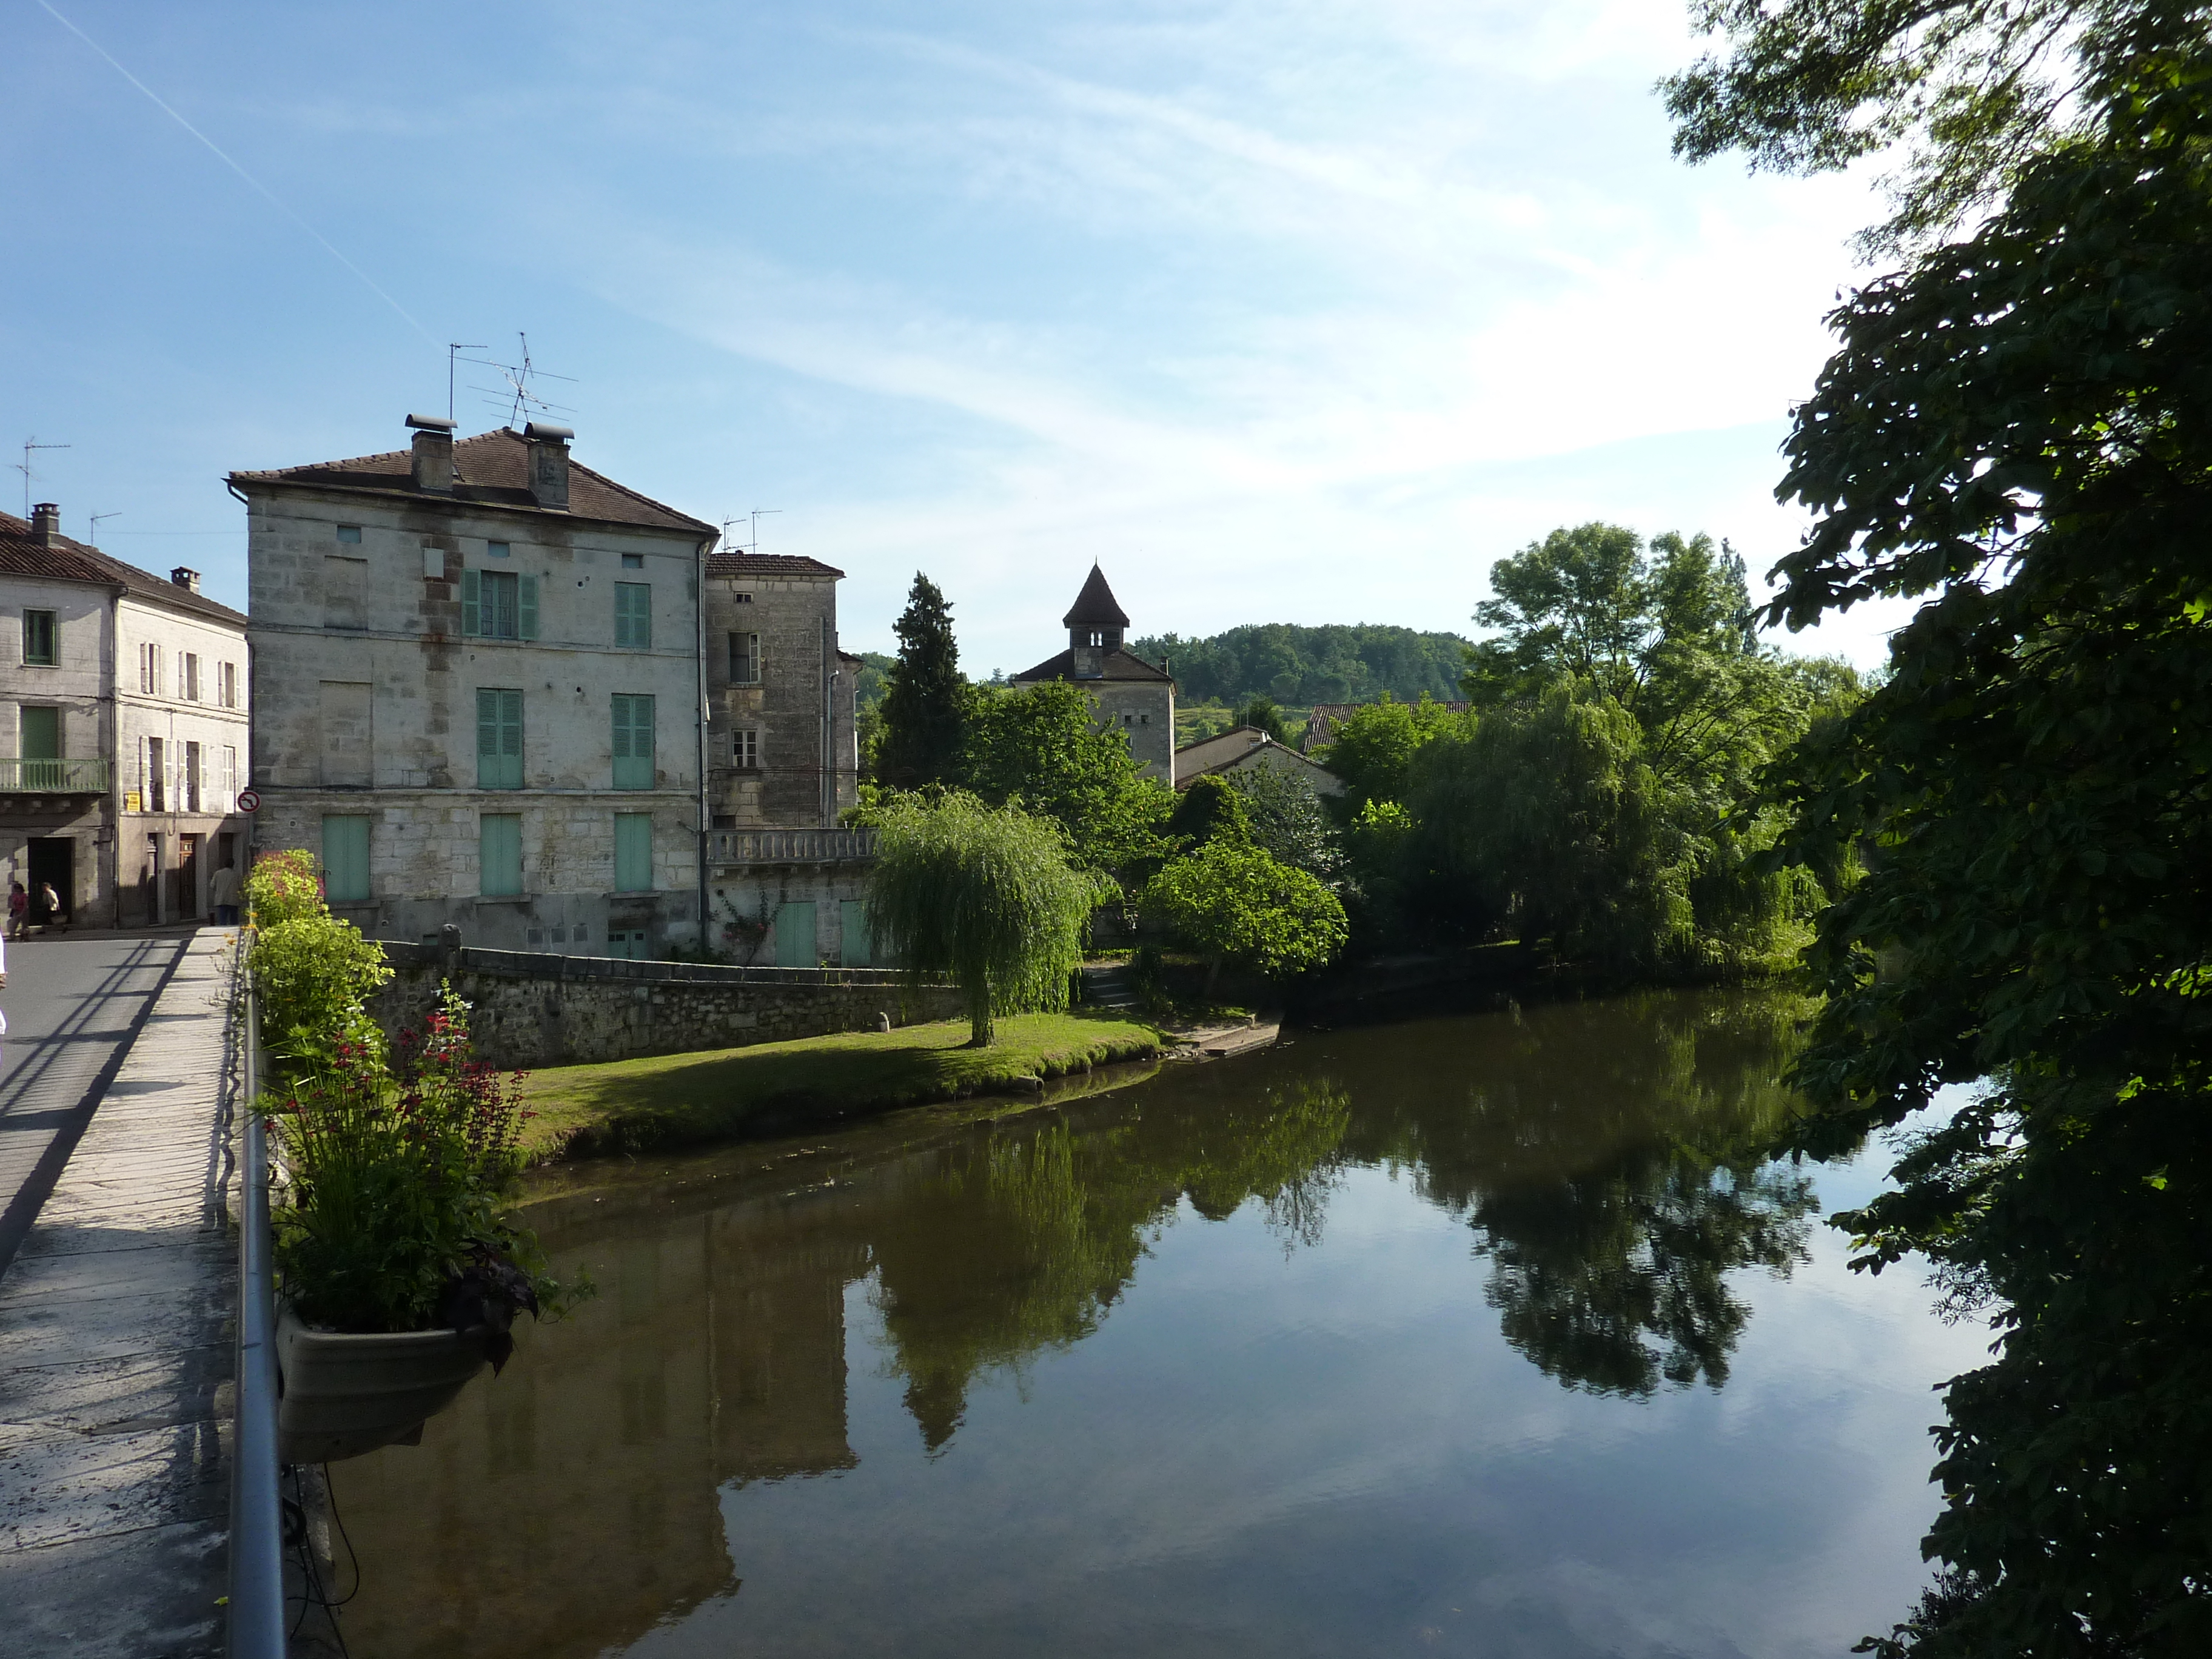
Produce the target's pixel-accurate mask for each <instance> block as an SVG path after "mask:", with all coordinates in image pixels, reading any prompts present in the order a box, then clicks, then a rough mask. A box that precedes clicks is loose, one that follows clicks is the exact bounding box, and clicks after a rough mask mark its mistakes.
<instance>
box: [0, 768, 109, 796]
mask: <svg viewBox="0 0 2212 1659" xmlns="http://www.w3.org/2000/svg"><path fill="white" fill-rule="evenodd" d="M106 793H107V763H106V761H104V760H0V795H104V794H106Z"/></svg>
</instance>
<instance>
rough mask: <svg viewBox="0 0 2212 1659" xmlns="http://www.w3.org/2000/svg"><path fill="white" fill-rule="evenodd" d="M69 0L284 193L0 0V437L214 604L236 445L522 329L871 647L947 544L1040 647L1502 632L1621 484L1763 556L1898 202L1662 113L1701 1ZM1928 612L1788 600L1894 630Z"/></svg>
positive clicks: (584, 447)
mask: <svg viewBox="0 0 2212 1659" xmlns="http://www.w3.org/2000/svg"><path fill="white" fill-rule="evenodd" d="M54 5H55V7H56V8H57V9H58V11H59V13H60V14H61V15H62V16H64V17H66V18H67V19H68V20H69V21H70V23H73V24H75V25H76V27H77V28H79V29H81V30H82V32H83V33H84V34H85V35H88V36H89V37H90V38H91V39H92V40H94V41H96V42H97V43H98V44H99V45H100V46H101V47H103V48H105V50H106V52H109V53H111V54H112V56H113V57H114V58H115V59H116V60H118V62H119V63H120V64H121V65H122V66H123V67H124V68H125V69H126V70H129V71H130V72H131V74H132V75H134V76H137V78H138V80H140V81H141V82H143V83H144V84H145V87H146V88H148V89H149V90H150V92H151V93H152V94H156V95H158V96H159V97H160V98H161V100H164V101H165V102H167V104H168V105H169V106H172V107H173V109H174V110H175V111H176V112H177V114H178V115H179V116H181V117H182V118H183V119H184V120H185V121H187V122H189V123H191V125H192V126H193V127H195V128H197V130H198V131H199V132H200V133H202V134H204V135H205V137H206V138H207V139H208V140H209V141H210V142H211V143H213V144H214V145H216V146H218V147H219V148H220V149H222V151H223V152H225V153H226V154H227V155H228V156H229V157H231V158H232V159H233V160H234V161H235V162H236V164H237V165H238V167H240V168H242V169H243V170H244V171H245V173H247V174H250V175H252V179H255V180H258V184H259V185H261V186H263V187H264V189H265V191H266V194H263V193H260V192H258V191H257V190H256V189H255V188H254V186H253V185H252V184H249V183H248V182H247V181H246V179H244V178H241V177H240V173H238V172H235V171H233V170H232V169H231V168H230V167H227V166H226V165H225V164H224V162H223V161H222V160H221V159H219V158H218V156H216V155H215V154H213V153H211V152H210V149H208V148H206V147H204V145H203V144H202V143H200V142H198V141H197V140H196V139H195V138H194V137H192V135H191V133H190V132H187V131H185V128H184V127H182V126H180V125H179V124H178V122H177V121H176V120H175V119H173V118H172V117H171V116H170V115H168V114H166V113H164V112H163V111H162V110H161V108H160V107H159V106H157V105H156V104H155V102H154V101H152V100H151V99H149V96H148V95H147V93H146V92H142V91H141V90H139V89H137V88H134V87H133V86H132V85H131V82H129V81H128V80H126V79H125V77H124V76H123V75H122V74H120V73H118V70H116V69H115V68H113V67H112V66H111V65H110V64H108V63H107V62H105V61H103V60H102V58H100V56H99V55H98V54H97V53H96V52H94V50H93V49H92V48H91V47H90V46H88V45H87V44H86V42H85V40H82V39H80V38H79V37H78V36H77V35H76V34H75V33H71V32H70V29H69V28H68V27H64V24H63V23H62V22H61V21H58V19H57V17H56V15H54V14H53V12H52V11H51V10H49V9H47V8H46V7H45V6H43V5H42V4H41V3H40V0H0V63H5V64H7V65H8V71H7V79H8V96H7V98H6V99H5V100H0V146H4V161H5V166H4V168H0V210H4V213H5V216H6V222H7V223H8V225H9V229H10V232H11V240H12V241H13V242H14V244H15V249H16V253H15V257H14V258H10V259H9V260H7V261H6V262H4V264H0V452H4V454H0V459H8V460H10V461H14V460H20V459H21V452H20V450H17V449H15V446H17V445H20V444H21V441H23V439H24V438H26V437H28V436H30V435H33V434H35V435H37V436H38V437H39V438H40V440H41V441H54V442H66V443H68V444H69V445H70V447H69V448H67V449H60V450H50V451H44V452H40V453H37V454H36V455H34V457H33V465H35V466H36V468H37V470H38V477H37V480H36V481H35V483H34V484H33V495H34V496H35V497H36V498H37V499H40V500H54V501H59V502H60V503H61V504H62V507H63V510H64V527H65V528H66V529H67V530H68V531H69V532H70V533H71V534H72V535H79V536H82V535H83V534H84V533H85V532H86V529H87V514H88V513H91V512H94V511H99V512H101V513H109V512H113V513H119V514H120V516H119V517H117V518H114V519H112V520H107V521H106V523H105V524H104V525H103V526H102V530H101V533H100V543H101V544H102V545H103V546H105V547H106V548H107V550H109V551H111V552H113V553H115V554H117V555H118V556H121V557H124V558H126V559H129V560H131V561H132V562H135V563H138V564H141V565H144V566H147V567H149V568H156V569H163V570H166V569H167V568H169V566H171V565H172V564H177V563H189V564H192V565H194V566H196V567H197V568H200V569H201V570H202V571H204V573H205V574H206V578H207V584H208V587H209V589H210V592H214V593H215V594H216V595H217V596H218V597H221V598H223V599H228V600H229V601H231V602H232V603H234V604H242V603H243V599H244V591H245V568H244V551H245V537H244V525H243V518H242V512H241V509H240V507H238V506H237V504H236V503H235V502H234V501H232V500H231V498H230V497H229V496H228V495H227V494H226V493H225V492H224V490H223V488H222V482H221V480H222V474H223V473H224V472H226V471H229V470H231V469H233V468H238V467H265V466H279V465H295V464H298V463H301V462H307V461H313V460H323V459H333V458H336V457H339V456H344V455H354V454H362V453H372V452H374V451H378V450H384V449H392V448H397V447H400V446H401V445H402V444H403V443H404V434H403V432H402V429H401V422H402V419H403V417H404V416H405V415H406V414H407V412H408V411H409V410H425V411H441V410H443V409H444V407H445V401H446V350H445V347H446V343H447V342H449V341H466V342H471V343H483V344H484V345H485V346H487V347H488V348H489V354H488V355H490V356H495V357H501V358H505V359H507V360H509V361H511V360H512V359H513V355H514V351H515V343H516V335H517V332H518V331H527V332H528V334H529V338H530V345H531V349H532V356H534V358H535V360H536V362H537V363H538V366H539V367H540V368H543V369H546V370H550V371H554V372H556V373H558V374H564V375H569V376H573V377H574V384H564V383H561V382H556V381H552V380H546V381H544V382H542V383H541V386H542V389H543V391H544V394H545V395H546V396H547V397H548V398H551V399H553V400H554V401H556V402H557V403H560V404H567V405H569V406H571V407H572V408H573V410H574V414H573V416H556V417H555V418H562V419H567V420H568V421H569V422H570V423H571V424H573V425H574V427H575V428H576V429H577V435H578V436H577V442H576V453H577V456H578V458H579V459H581V460H582V461H584V462H585V463H586V465H591V466H593V467H595V468H597V469H599V471H604V472H606V473H609V474H611V476H613V477H617V478H618V479H620V480H622V481H623V483H628V484H630V485H633V486H634V487H635V488H638V489H643V490H645V491H647V493H648V494H651V495H655V496H658V497H659V498H660V499H662V500H664V501H669V502H671V504H673V505H675V506H677V507H681V508H683V509H684V510H686V511H688V512H690V513H696V514H697V515H698V516H700V517H702V518H704V519H708V520H716V521H719V520H722V519H724V518H725V517H727V516H730V515H733V514H742V513H745V512H747V511H748V510H749V509H751V508H755V507H762V508H775V509H779V512H778V513H776V515H775V516H773V517H768V518H764V519H763V520H761V544H762V546H763V550H765V551H769V552H782V553H805V554H809V555H811V556H815V557H817V558H821V559H824V560H827V561H829V562H831V563H834V564H836V565H837V566H839V567H840V568H842V569H844V570H845V571H846V573H847V574H848V580H847V582H846V583H845V585H844V590H843V601H842V623H843V633H844V637H845V641H846V643H847V644H848V647H854V648H861V647H866V648H879V649H880V648H888V647H889V645H890V622H891V619H892V617H895V616H896V613H897V611H898V609H899V608H900V605H901V604H902V600H903V597H904V594H905V591H906V588H907V586H908V582H909V581H910V580H911V579H912V577H913V574H914V573H915V570H917V569H922V570H927V572H929V574H931V575H932V576H933V577H934V578H935V579H936V580H938V582H939V584H940V585H941V586H943V587H944V588H945V591H946V592H947V593H948V595H949V596H950V597H951V599H952V600H953V602H954V606H955V612H956V616H957V619H958V621H959V623H960V628H961V637H962V645H963V661H964V664H965V665H967V666H968V667H969V668H970V669H971V670H972V671H977V672H987V671H989V670H990V669H992V668H994V667H1003V668H1006V669H1017V668H1020V667H1024V666H1026V665H1028V664H1029V663H1030V662H1032V661H1035V660H1036V659H1040V658H1042V657H1043V656H1045V655H1047V654H1048V653H1049V652H1050V651H1051V650H1052V649H1054V647H1055V645H1056V643H1057V635H1058V618H1059V617H1060V613H1061V612H1062V611H1064V610H1065V609H1066V604H1067V601H1068V600H1069V599H1072V598H1073V595H1074V592H1075V590H1076V588H1077V587H1078V586H1079V585H1080V582H1081V580H1082V578H1083V575H1084V573H1085V570H1086V569H1087V568H1088V566H1089V564H1090V562H1091V560H1092V559H1093V558H1094V557H1095V558H1097V559H1099V560H1101V561H1103V563H1104V564H1105V567H1106V569H1107V572H1108V574H1109V577H1110V578H1111V579H1112V580H1113V582H1114V586H1115V590H1116V592H1118V593H1119V595H1120V597H1121V601H1122V604H1123V605H1124V607H1125V608H1126V609H1127V610H1128V611H1129V612H1130V613H1131V616H1132V617H1133V619H1134V621H1135V623H1136V624H1137V627H1138V629H1139V630H1140V631H1146V632H1151V631H1167V630H1170V629H1173V630H1175V631H1178V632H1181V633H1183V634H1186V635H1191V634H1206V633H1212V632H1215V631H1217V630H1218V629H1223V628H1225V627H1230V626H1232V625H1234V624H1236V623H1245V622H1298V623H1322V622H1334V621H1342V622H1355V621H1365V622H1378V623H1404V624H1407V625H1409V626H1413V627H1421V628H1449V629H1459V630H1461V631H1463V632H1464V631H1470V629H1471V626H1472V625H1471V623H1469V621H1468V616H1469V613H1470V612H1471V611H1473V609H1474V605H1475V604H1476V603H1477V601H1478V600H1480V598H1481V597H1482V596H1483V592H1484V591H1485V585H1484V573H1485V571H1486V570H1487V568H1488V567H1489V565H1490V563H1491V562H1492V560H1494V559H1497V558H1499V557H1502V556H1504V555H1506V554H1509V553H1510V552H1512V551H1513V550H1516V548H1518V547H1520V546H1522V545H1523V544H1526V543H1527V542H1528V541H1529V540H1530V539H1532V538H1536V537H1539V536H1541V535H1542V534H1543V533H1544V532H1546V531H1547V530H1549V529H1551V528H1552V527H1553V526H1557V525H1560V524H1565V523H1573V522H1578V521H1580V520H1586V519H1591V518H1604V519H1609V520H1617V521H1620V522H1623V523H1626V524H1630V525H1632V526H1636V527H1637V528H1638V529H1640V530H1643V531H1644V532H1656V531H1660V530H1665V529H1680V530H1684V531H1692V530H1698V529H1704V530H1708V531H1711V532H1712V533H1714V534H1715V535H1722V536H1727V537H1729V538H1730V539H1732V540H1733V541H1734V542H1735V544H1736V545H1737V547H1738V548H1739V549H1741V550H1743V551H1744V552H1745V553H1746V555H1747V556H1748V557H1749V558H1750V559H1751V561H1752V562H1753V568H1754V569H1759V568H1764V567H1765V565H1766V564H1768V563H1771V561H1772V560H1773V558H1774V557H1775V556H1778V554H1779V553H1780V552H1781V551H1783V550H1784V549H1786V548H1787V547H1788V546H1790V544H1792V543H1793V542H1794V541H1795V539H1796V535H1797V533H1798V531H1799V528H1800V526H1801V524H1802V520H1801V519H1800V517H1799V516H1798V515H1797V514H1796V513H1795V512H1794V511H1786V510H1784V509H1783V508H1781V507H1778V506H1777V505H1776V504H1775V502H1774V501H1773V500H1772V499H1771V489H1772V487H1773V484H1774V483H1775V481H1776V480H1777V479H1778V477H1779V476H1780V466H1779V463H1778V459H1777V455H1776V447H1777V445H1778V443H1779V442H1780V441H1781V439H1782V437H1783V435H1784V432H1785V431H1786V429H1787V418H1788V410H1789V408H1790V403H1791V401H1792V400H1793V399H1795V398H1800V397H1802V396H1803V395H1805V393H1806V392H1808V390H1809V389H1810V387H1811V385H1812V381H1813V377H1814V374H1815V373H1816V371H1817V370H1818V368H1819V366H1820V362H1821V361H1822V359H1823V358H1824V356H1826V349H1827V341H1826V334H1825V333H1824V331H1823V328H1822V325H1821V322H1820V318H1821V315H1822V313H1824V312H1825V311H1826V309H1827V307H1829V306H1830V305H1831V304H1832V302H1833V300H1834V297H1835V295H1836V294H1837V291H1838V289H1840V288H1841V287H1843V286H1844V285H1845V284H1846V283H1850V282H1852V281H1853V280H1855V279H1856V278H1857V273H1855V271H1854V270H1853V267H1852V264H1851V261H1850V253H1849V251H1848V248H1847V246H1846V244H1847V239H1848V237H1849V236H1850V233H1851V231H1852V230H1854V229H1855V228H1857V227H1858V226H1859V225H1861V224H1863V223H1865V222H1868V221H1869V220H1870V219H1872V218H1874V217H1875V216H1876V214H1877V212H1878V209H1879V204H1878V202H1877V201H1876V199H1875V197H1874V196H1873V194H1872V192H1871V191H1870V189H1869V186H1868V185H1867V184H1866V183H1865V181H1864V180H1863V179H1858V178H1828V179H1814V180H1804V179H1766V178H1757V179H1754V178H1750V177H1747V176H1746V174H1745V173H1744V172H1743V170H1742V169H1741V167H1738V166H1736V165H1734V164H1724V165H1722V166H1718V167H1701V168H1689V167H1683V166H1681V165H1680V164H1679V163H1677V162H1676V161H1674V160H1673V159H1672V158H1671V156H1670V155H1669V154H1668V127H1667V124H1666V120H1665V117H1664V113H1663V112H1662V109H1661V108H1660V106H1659V103H1658V100H1657V99H1656V96H1655V95H1654V94H1653V93H1652V91H1651V84H1652V82H1653V81H1654V80H1655V78H1656V76H1659V75H1660V74H1662V73H1663V72H1665V71H1666V70H1668V69H1669V68H1671V67H1674V66H1675V65H1677V64H1680V63H1681V62H1683V61H1685V60H1686V58H1688V57H1689V56H1690V55H1691V54H1692V51H1693V50H1694V42H1693V41H1692V39H1691V38H1690V36H1689V33H1688V29H1687V25H1686V21H1685V15H1684V9H1683V8H1682V6H1681V5H1680V3H1679V0H1648V3H1602V0H1599V3H1556V4H1553V5H1550V6H1547V7H1543V8H1530V7H1527V6H1522V5H1516V6H1506V5H1483V4H1479V3H1477V4H1470V3H1464V0H1436V3H1430V0H1341V3H1339V0H1278V3H1273V4H1267V5H1249V4H1242V3H1237V0H1225V3H1211V4H1206V3H1195V0H1120V3H1115V4H1111V5H1104V4H1089V3H1083V0H1075V3H1063V4H1058V5H1053V6H1038V5H1036V4H1034V3H1028V4H1015V3H1007V4H990V3H981V4H958V3H948V4H940V5H937V6H931V7H921V6H903V5H895V4H866V3H826V4H820V5H815V6H811V7H805V8H796V7H777V6H747V5H731V4H697V5H686V4H650V3H628V4H624V5H623V6H621V7H608V6H605V5H597V6H586V5H580V4H566V3H559V0H533V3H528V4H523V3H505V0H479V3H471V4H468V5H464V6H447V7H438V8H430V7H425V6H393V5H391V4H389V3H378V4H367V3H323V4H317V5H313V6H302V5H298V4H289V5H265V6H254V5H243V4H239V5H221V4H195V5H192V6H190V7H185V6H177V5H149V4H128V3H110V0H54ZM271 197H273V198H274V202H273V203H272V200H271V199H270V198H271ZM276 204H282V206H281V207H280V206H278V205H276ZM295 216H296V217H295ZM303 222H304V227H305V228H303ZM317 237H320V238H322V239H324V240H326V241H327V242H328V244H329V245H330V247H331V248H333V249H335V250H337V254H336V255H334V254H333V252H331V251H329V249H326V248H325V246H323V245H322V243H321V242H319V241H318V240H316V239H317ZM338 256H343V261H349V262H350V263H351V264H352V265H353V266H354V267H357V268H358V272H359V273H360V274H356V270H349V267H348V264H346V263H343V262H342V259H341V258H340V257H338ZM377 290H381V291H382V295H384V296H388V298H386V297H380V294H379V292H378V291H377ZM496 379H497V376H496V374H495V371H491V370H487V369H481V368H478V369H471V368H469V367H468V366H466V365H464V366H463V369H462V374H461V387H460V391H459V398H458V407H457V410H456V413H457V414H458V415H459V418H460V420H461V423H462V426H463V428H464V430H465V431H476V430H482V429H483V428H488V427H491V426H495V425H498V424H500V423H501V421H502V420H503V419H504V418H505V413H506V410H505V405H504V404H501V406H500V407H498V408H494V407H492V406H491V405H490V404H489V403H488V402H487V400H486V399H485V398H484V396H483V394H481V393H478V392H472V391H471V390H470V387H471V385H477V386H482V385H486V384H492V383H495V381H496ZM0 478H4V480H5V482H6V484H7V485H8V493H7V496H6V501H7V504H8V507H9V510H10V511H15V510H17V509H18V508H20V507H21V504H22V495H21V480H20V478H19V477H18V475H16V474H15V473H14V472H12V471H11V472H9V473H6V474H4V475H0ZM740 533H741V534H742V532H740ZM1893 621H1894V617H1871V616H1869V615H1867V614H1865V613H1855V614H1854V615H1853V616H1852V617H1847V618H1844V619H1843V621H1842V622H1841V623H1838V624H1832V625H1831V626H1829V627H1828V628H1826V629H1823V630H1822V632H1821V634H1820V636H1818V638H1817V639H1808V638H1801V639H1799V640H1797V641H1793V642H1792V643H1794V644H1795V645H1796V647H1797V648H1801V649H1802V648H1815V647H1817V648H1824V649H1833V650H1841V651H1844V652H1846V653H1848V654H1850V655H1851V656H1853V657H1855V658H1856V659H1859V660H1861V661H1863V662H1866V663H1869V664H1870V663H1872V662H1873V661H1875V660H1878V659H1879V656H1880V652H1881V633H1880V623H1882V622H1892V623H1893Z"/></svg>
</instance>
